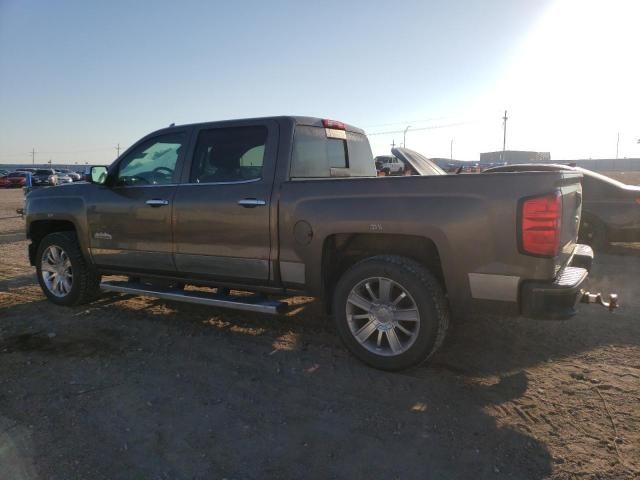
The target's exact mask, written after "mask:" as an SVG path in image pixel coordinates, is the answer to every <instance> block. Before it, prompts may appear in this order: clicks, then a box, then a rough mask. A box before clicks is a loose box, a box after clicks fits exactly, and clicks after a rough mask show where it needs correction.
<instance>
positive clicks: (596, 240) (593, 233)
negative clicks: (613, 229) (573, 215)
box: [578, 215, 609, 250]
mask: <svg viewBox="0 0 640 480" xmlns="http://www.w3.org/2000/svg"><path fill="white" fill-rule="evenodd" d="M578 241H579V242H580V243H586V244H587V245H590V246H591V248H593V249H594V250H604V249H605V248H606V247H607V245H608V244H609V239H608V234H607V227H606V226H605V225H604V224H603V223H602V222H601V221H600V220H598V219H596V218H594V217H591V216H588V215H587V216H583V217H582V220H581V221H580V233H579V235H578Z"/></svg>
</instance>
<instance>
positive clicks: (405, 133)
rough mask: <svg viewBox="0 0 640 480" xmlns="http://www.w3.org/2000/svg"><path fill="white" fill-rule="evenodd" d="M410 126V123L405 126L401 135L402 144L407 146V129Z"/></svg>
mask: <svg viewBox="0 0 640 480" xmlns="http://www.w3.org/2000/svg"><path fill="white" fill-rule="evenodd" d="M410 128H411V125H407V128H405V129H404V134H403V135H402V146H403V147H404V148H407V130H409V129H410Z"/></svg>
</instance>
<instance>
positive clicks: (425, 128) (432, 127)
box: [367, 120, 477, 137]
mask: <svg viewBox="0 0 640 480" xmlns="http://www.w3.org/2000/svg"><path fill="white" fill-rule="evenodd" d="M476 122H477V120H469V121H466V122H456V123H447V124H442V125H431V126H428V127H418V128H414V127H411V131H412V132H414V131H419V130H435V129H438V128H448V127H457V126H460V125H468V124H470V123H476ZM392 133H404V128H403V129H401V130H388V131H385V132H367V136H369V137H371V136H373V135H389V134H392Z"/></svg>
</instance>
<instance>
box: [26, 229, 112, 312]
mask: <svg viewBox="0 0 640 480" xmlns="http://www.w3.org/2000/svg"><path fill="white" fill-rule="evenodd" d="M36 273H37V276H38V282H39V283H40V287H41V288H42V291H43V292H44V294H45V295H46V296H47V298H48V299H49V300H50V301H51V302H53V303H55V304H57V305H65V306H71V305H80V304H83V303H87V302H90V301H91V300H93V299H94V298H95V297H96V296H97V295H98V292H99V286H100V276H99V275H97V274H96V273H95V271H94V270H93V268H92V267H91V265H90V264H88V263H87V261H86V260H85V259H84V257H83V256H82V252H81V251H80V245H79V244H78V238H77V236H76V234H75V233H74V232H56V233H51V234H49V235H47V236H46V237H45V238H44V239H43V240H42V241H41V242H40V245H39V247H38V253H37V255H36Z"/></svg>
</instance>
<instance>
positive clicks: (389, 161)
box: [374, 155, 404, 175]
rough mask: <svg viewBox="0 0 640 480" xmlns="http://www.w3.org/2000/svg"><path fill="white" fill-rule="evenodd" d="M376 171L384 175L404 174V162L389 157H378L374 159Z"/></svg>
mask: <svg viewBox="0 0 640 480" xmlns="http://www.w3.org/2000/svg"><path fill="white" fill-rule="evenodd" d="M374 161H375V162H376V169H377V170H378V172H384V174H385V175H393V174H402V173H404V162H402V161H401V160H399V159H397V158H396V157H393V156H391V155H380V156H378V157H376V158H374Z"/></svg>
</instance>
